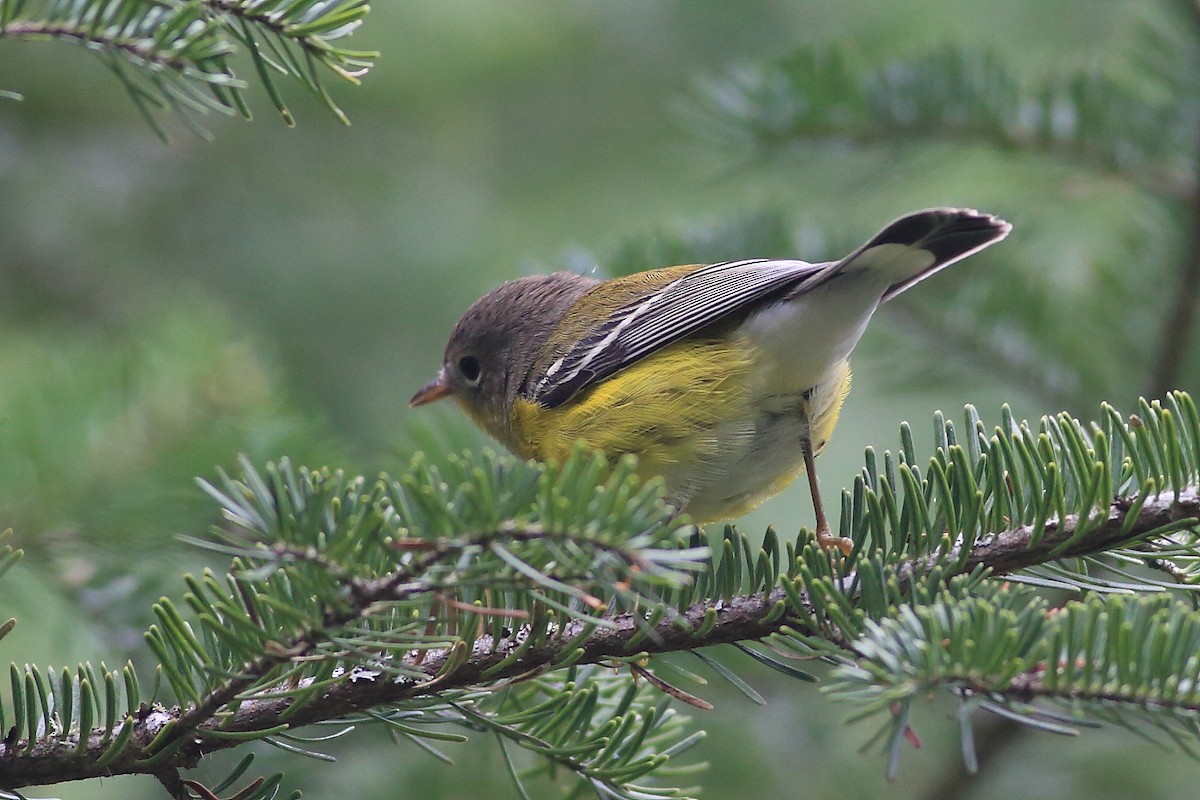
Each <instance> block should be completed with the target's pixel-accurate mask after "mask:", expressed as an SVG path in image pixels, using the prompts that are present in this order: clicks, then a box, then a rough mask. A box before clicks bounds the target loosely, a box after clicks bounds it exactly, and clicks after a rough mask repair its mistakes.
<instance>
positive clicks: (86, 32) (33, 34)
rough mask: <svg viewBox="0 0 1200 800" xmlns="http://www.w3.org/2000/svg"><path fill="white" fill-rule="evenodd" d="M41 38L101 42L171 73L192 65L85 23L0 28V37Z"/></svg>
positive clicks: (11, 23) (34, 24)
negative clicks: (92, 27)
mask: <svg viewBox="0 0 1200 800" xmlns="http://www.w3.org/2000/svg"><path fill="white" fill-rule="evenodd" d="M5 36H11V37H14V38H31V39H32V38H41V37H45V36H49V37H53V38H55V39H66V40H68V41H72V42H77V43H79V44H83V45H100V46H101V47H108V48H111V49H113V50H119V51H120V52H122V53H125V54H126V55H130V56H133V57H135V58H137V59H139V60H141V61H144V62H146V63H147V64H154V65H156V66H159V67H165V68H167V69H170V70H172V71H174V72H184V71H186V70H187V69H188V68H189V67H191V66H192V62H191V61H189V60H187V59H184V58H172V57H170V56H167V55H164V54H163V52H162V50H161V49H160V48H157V47H147V46H146V45H147V41H146V40H143V39H138V40H134V39H128V38H123V37H120V36H108V35H105V34H104V33H102V32H101V30H93V29H91V28H88V27H84V26H71V25H65V24H54V23H49V22H32V21H30V22H10V23H8V24H7V25H5V26H4V28H3V29H2V30H0V38H4V37H5Z"/></svg>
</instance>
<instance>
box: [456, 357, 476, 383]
mask: <svg viewBox="0 0 1200 800" xmlns="http://www.w3.org/2000/svg"><path fill="white" fill-rule="evenodd" d="M458 371H459V373H460V374H461V375H462V376H463V378H465V379H466V381H467V383H472V384H474V383H478V382H479V359H478V358H476V357H475V356H463V357H462V358H460V359H459V360H458Z"/></svg>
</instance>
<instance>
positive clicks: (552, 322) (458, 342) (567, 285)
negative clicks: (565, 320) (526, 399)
mask: <svg viewBox="0 0 1200 800" xmlns="http://www.w3.org/2000/svg"><path fill="white" fill-rule="evenodd" d="M596 283H597V281H596V280H594V279H592V278H585V277H583V276H582V275H576V274H574V273H570V272H556V273H554V274H553V275H535V276H532V277H528V278H519V279H517V280H515V281H509V282H508V283H505V284H502V285H501V286H499V287H497V288H495V289H493V290H492V291H491V292H488V293H487V294H486V295H484V296H483V297H481V298H479V299H478V300H476V301H475V303H474V304H472V305H471V307H470V308H468V309H467V311H466V313H464V314H463V315H462V318H461V319H460V320H459V321H458V324H457V325H455V326H454V331H453V333H451V334H450V341H449V342H447V343H446V353H445V356H444V357H443V359H442V369H441V371H440V372H438V374H437V377H436V378H434V379H433V380H432V381H430V382H429V383H428V384H426V385H425V387H424V388H423V389H421V391H419V392H417V393H416V394H415V395H413V398H412V400H410V401H409V405H412V406H420V405H424V404H425V403H430V402H433V401H434V400H439V399H441V398H443V397H453V398H454V399H455V400H457V401H458V403H459V405H461V406H462V407H463V409H464V410H465V411H466V412H467V413H468V414H469V415H470V416H471V417H472V418H474V419H475V421H476V422H478V423H479V424H480V425H482V426H483V428H484V429H485V430H487V431H488V433H490V434H492V435H493V436H495V437H496V438H498V439H500V440H501V441H503V442H504V443H505V444H510V440H509V428H508V425H509V422H508V418H509V413H510V411H511V410H512V405H513V402H514V401H515V400H516V397H517V392H518V391H519V390H520V388H521V385H522V384H523V383H524V381H525V379H526V378H527V377H528V375H529V373H530V371H531V370H532V369H533V367H534V365H535V360H536V359H537V357H538V354H539V353H540V352H541V351H542V348H543V347H544V346H545V344H546V341H547V339H549V337H550V334H551V333H553V331H554V329H555V328H556V327H558V323H559V322H560V321H561V320H562V317H563V315H564V314H565V313H566V311H567V309H568V308H570V307H571V306H572V305H573V304H574V303H575V301H576V300H578V299H579V298H580V297H581V296H582V295H583V294H584V293H585V292H586V291H587V290H588V289H590V288H591V287H593V286H595V285H596Z"/></svg>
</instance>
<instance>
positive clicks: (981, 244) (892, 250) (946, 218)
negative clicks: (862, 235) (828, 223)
mask: <svg viewBox="0 0 1200 800" xmlns="http://www.w3.org/2000/svg"><path fill="white" fill-rule="evenodd" d="M1010 230H1012V225H1009V224H1008V223H1007V222H1005V221H1004V220H1002V219H1000V218H999V217H994V216H992V215H991V214H981V213H979V212H978V211H976V210H974V209H971V208H930V209H927V210H925V211H917V212H915V213H913V214H909V215H907V216H904V217H901V218H900V219H898V220H896V221H895V222H893V223H892V224H890V225H888V226H887V227H886V228H884V229H883V230H882V231H880V232H879V233H877V234H875V236H874V238H872V239H871V240H870V241H869V242H867V243H866V244H864V245H863V246H862V247H860V248H858V249H857V250H855V251H854V252H853V253H851V254H850V255H848V256H846V257H845V258H843V259H842V260H841V261H839V262H837V264H836V265H835V266H834V268H833V269H831V270H829V272H830V274H838V273H845V272H851V271H857V270H871V271H872V272H877V273H882V274H885V275H887V277H888V279H889V280H890V281H891V283H890V285H889V286H888V288H887V290H886V291H885V292H884V293H883V299H882V300H881V301H880V302H884V301H886V300H890V299H891V298H893V297H895V296H896V295H898V294H900V293H901V292H903V291H904V290H905V289H907V288H908V287H910V286H912V285H913V284H915V283H919V282H920V281H923V280H924V279H925V278H927V277H929V276H930V275H932V274H933V273H935V272H937V271H938V270H940V269H942V268H943V267H948V266H949V265H951V264H953V263H954V262H955V261H959V260H960V259H963V258H966V257H967V256H969V255H971V254H972V253H977V252H979V251H980V250H982V249H983V248H985V247H987V246H988V245H991V244H993V243H995V242H998V241H1000V240H1001V239H1003V238H1004V237H1005V236H1007V235H1008V232H1009V231H1010Z"/></svg>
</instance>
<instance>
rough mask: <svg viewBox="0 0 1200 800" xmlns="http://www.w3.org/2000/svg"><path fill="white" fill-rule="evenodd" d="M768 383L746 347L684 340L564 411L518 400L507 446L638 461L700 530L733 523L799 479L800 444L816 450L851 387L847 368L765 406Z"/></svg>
mask: <svg viewBox="0 0 1200 800" xmlns="http://www.w3.org/2000/svg"><path fill="white" fill-rule="evenodd" d="M762 371H763V364H762V363H761V358H760V353H758V351H757V350H756V349H755V348H754V347H753V346H752V345H750V343H749V342H748V341H747V340H746V339H745V338H743V337H738V336H736V335H735V336H732V337H728V338H725V339H715V338H713V339H705V338H696V339H685V340H683V341H681V342H677V343H675V344H673V345H671V346H670V347H667V348H664V349H663V350H661V351H659V352H657V353H654V354H652V355H650V356H647V357H646V358H645V359H643V360H641V361H639V362H637V363H635V364H632V365H631V366H629V367H627V368H626V369H623V370H621V371H620V372H619V373H617V374H616V375H614V376H613V377H612V378H610V379H608V380H606V381H603V382H602V383H600V384H599V385H597V386H595V387H592V388H591V389H589V390H587V391H586V392H584V393H583V394H582V395H580V396H579V397H577V398H574V399H572V400H571V401H570V402H567V403H565V404H563V405H561V406H559V407H557V408H552V409H548V408H545V407H543V406H541V405H538V404H536V403H532V402H529V401H527V400H521V399H518V400H517V402H516V404H515V405H514V407H513V411H512V417H511V420H510V422H511V427H510V432H511V443H512V445H513V446H514V449H516V450H517V451H518V453H519V454H520V455H522V456H523V457H526V458H535V459H539V460H547V459H556V460H560V461H561V460H562V459H564V458H566V457H567V456H568V455H569V453H570V452H571V449H572V448H573V447H574V446H575V444H576V442H578V441H580V440H582V441H584V442H586V443H587V444H588V445H589V446H590V447H593V448H595V449H598V450H600V451H601V452H603V453H605V454H606V455H607V456H608V457H609V460H610V462H615V461H616V460H617V459H618V458H619V457H620V456H622V455H624V454H625V453H633V454H635V455H637V457H638V473H639V474H640V475H641V477H643V478H650V477H653V476H662V477H663V478H664V480H665V483H666V491H667V495H668V497H670V498H671V499H672V500H673V501H675V502H676V503H678V504H680V505H684V506H686V510H687V512H688V513H689V514H690V515H691V516H692V518H693V519H694V520H696V521H697V522H709V521H715V520H721V519H731V518H733V517H735V516H738V515H740V514H742V513H745V512H746V511H748V510H750V509H751V508H753V507H754V506H756V505H758V504H759V503H760V502H762V501H763V500H765V499H766V498H768V497H771V496H772V495H775V494H777V493H778V492H779V491H781V490H782V489H783V488H784V487H786V486H787V485H788V484H789V483H791V481H792V480H794V479H795V478H796V476H797V475H799V474H800V472H801V470H802V469H803V458H802V453H801V450H800V440H801V438H803V437H809V436H811V438H812V440H813V444H814V449H815V450H817V451H819V450H820V448H821V447H822V446H823V445H824V444H825V441H826V440H827V439H828V437H829V435H830V433H831V432H832V430H833V426H834V423H835V422H836V421H837V416H838V412H839V410H840V408H841V404H842V400H843V399H844V397H845V395H846V391H847V390H848V388H849V383H850V370H849V366H848V365H846V364H845V362H842V363H841V364H839V365H836V366H835V368H834V369H832V370H831V371H830V372H829V374H828V376H827V378H826V379H825V380H823V381H821V383H820V384H818V386H817V387H814V388H813V389H812V391H809V392H794V393H787V394H771V395H766V394H764V391H763V383H764V381H763V375H762V374H761V373H762ZM809 415H811V419H810V418H809Z"/></svg>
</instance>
